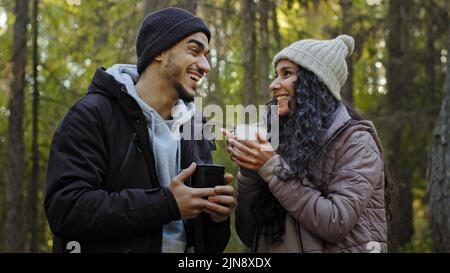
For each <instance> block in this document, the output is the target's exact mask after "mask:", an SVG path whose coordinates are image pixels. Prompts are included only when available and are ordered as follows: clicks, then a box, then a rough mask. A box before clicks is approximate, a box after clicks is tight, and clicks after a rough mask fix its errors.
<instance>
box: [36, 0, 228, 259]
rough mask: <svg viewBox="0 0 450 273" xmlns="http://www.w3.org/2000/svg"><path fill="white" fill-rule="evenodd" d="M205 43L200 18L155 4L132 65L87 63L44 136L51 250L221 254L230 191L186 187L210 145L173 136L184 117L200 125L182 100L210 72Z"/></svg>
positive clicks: (187, 99) (208, 153) (208, 154)
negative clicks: (87, 80)
mask: <svg viewBox="0 0 450 273" xmlns="http://www.w3.org/2000/svg"><path fill="white" fill-rule="evenodd" d="M209 40H210V31H209V29H208V28H207V27H206V25H205V24H204V22H203V21H202V20H201V19H200V18H198V17H195V16H194V15H192V14H191V13H189V12H187V11H185V10H182V9H178V8H166V9H161V10H157V11H155V12H152V13H150V14H149V15H147V16H146V17H145V19H144V20H143V22H142V25H141V28H140V30H139V33H138V36H137V40H136V51H137V58H138V61H137V65H114V66H112V67H111V68H109V69H107V70H105V69H103V68H101V69H97V71H96V73H95V75H94V77H93V79H92V82H91V84H90V86H89V89H88V92H87V94H86V95H85V96H84V97H82V98H81V99H80V100H79V101H78V102H76V103H75V105H74V106H72V107H71V108H70V109H69V111H68V113H67V114H66V116H65V117H64V119H63V121H62V122H61V124H60V125H59V127H58V129H57V130H56V132H55V135H54V138H53V141H52V146H51V150H50V158H49V163H48V171H47V185H46V197H45V210H46V214H47V218H48V222H49V224H50V228H51V230H52V232H53V234H54V242H53V248H54V251H55V252H64V251H68V250H71V249H72V248H71V246H74V245H75V246H77V247H78V249H77V250H80V251H81V252H178V253H180V252H186V251H187V252H190V251H195V252H222V251H223V250H224V248H225V246H226V245H227V243H228V240H229V237H230V228H229V216H230V213H231V211H232V209H233V208H234V207H235V199H234V197H233V195H234V192H233V188H232V187H231V186H229V185H226V186H217V187H215V188H202V189H198V188H191V187H189V186H188V185H189V183H190V182H189V177H190V176H191V174H192V173H193V172H194V170H195V167H196V165H195V163H193V162H196V163H211V162H212V156H211V147H212V145H211V143H210V142H209V141H207V140H205V139H202V140H195V141H194V140H190V139H181V140H180V130H183V129H182V128H184V127H185V126H182V125H183V124H185V123H186V122H187V126H192V128H194V127H195V126H200V127H201V126H202V119H200V124H198V123H196V122H195V121H196V120H199V119H198V118H194V112H195V109H194V106H193V103H192V101H193V98H194V95H195V90H196V87H197V82H198V81H199V80H200V79H201V78H202V77H203V76H204V75H205V74H206V73H207V72H208V71H209V70H210V67H209V64H208V61H207V59H206V55H207V53H208V51H209V45H208V44H209ZM189 121H193V122H189ZM203 122H204V121H203ZM191 123H192V125H190V124H191ZM185 125H186V124H185ZM180 127H181V128H180ZM189 128H190V127H189ZM191 163H192V164H191ZM182 169H184V170H182ZM224 179H225V180H226V181H227V182H228V183H229V182H230V181H231V179H232V177H231V176H230V175H228V176H225V178H224ZM184 182H186V184H187V185H185V183H184ZM203 212H204V213H203Z"/></svg>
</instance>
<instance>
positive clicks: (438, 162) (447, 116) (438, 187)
mask: <svg viewBox="0 0 450 273" xmlns="http://www.w3.org/2000/svg"><path fill="white" fill-rule="evenodd" d="M447 52H450V35H449V42H448V49H447ZM448 57H449V56H448V55H447V74H446V77H445V83H444V92H443V99H442V104H441V111H440V113H439V117H438V119H437V122H436V127H435V128H434V131H433V139H432V142H431V147H430V154H429V164H428V173H427V176H428V181H429V184H428V198H429V217H430V227H431V233H432V237H433V246H434V250H435V251H436V252H447V253H448V252H450V210H449V204H450V144H449V139H450V59H449V58H448Z"/></svg>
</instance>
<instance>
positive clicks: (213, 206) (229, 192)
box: [203, 174, 236, 223]
mask: <svg viewBox="0 0 450 273" xmlns="http://www.w3.org/2000/svg"><path fill="white" fill-rule="evenodd" d="M224 179H225V181H226V183H227V184H230V183H231V181H232V180H233V176H232V175H231V174H226V175H225V176H224ZM214 191H215V193H216V195H214V196H209V197H208V201H209V202H208V204H207V205H206V208H205V209H204V210H203V211H204V212H206V213H208V214H209V216H211V219H212V220H213V221H214V222H216V223H220V222H223V221H225V220H226V219H227V218H228V217H230V215H231V212H232V211H233V209H234V208H235V207H236V199H234V189H233V187H232V186H230V185H226V186H216V187H215V188H214Z"/></svg>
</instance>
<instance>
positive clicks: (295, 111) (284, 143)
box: [251, 66, 340, 243]
mask: <svg viewBox="0 0 450 273" xmlns="http://www.w3.org/2000/svg"><path fill="white" fill-rule="evenodd" d="M293 85H294V94H293V95H292V96H291V98H290V99H289V114H288V117H280V144H279V146H278V148H277V153H278V154H280V156H281V157H282V158H283V160H284V161H285V162H286V163H287V164H288V165H289V167H290V169H291V173H290V174H289V175H290V177H292V178H296V179H297V180H298V181H302V180H303V179H304V178H308V179H309V180H311V181H312V182H313V183H318V182H316V180H317V179H315V177H317V174H318V169H319V166H317V165H316V163H317V161H318V160H316V159H317V156H318V154H320V152H321V150H322V149H323V148H324V147H323V143H322V142H323V139H324V136H325V133H326V131H327V129H328V128H329V126H330V125H331V122H332V118H333V114H334V113H335V112H336V110H337V108H338V106H339V104H340V101H339V100H337V99H336V98H335V97H334V96H333V95H332V94H331V92H330V91H329V90H328V88H327V87H326V86H325V84H324V83H323V82H322V81H321V80H320V79H319V78H318V77H317V76H316V75H315V74H314V73H312V72H311V71H309V70H307V69H305V68H303V67H301V66H298V71H297V80H296V81H295V82H294V83H293ZM272 104H276V100H275V99H273V100H272ZM269 115H270V112H269ZM268 120H270V118H268ZM260 183H261V188H262V189H261V191H260V193H259V194H258V196H257V198H256V199H255V200H254V202H253V203H252V208H251V210H252V213H253V214H254V215H256V218H257V221H258V226H259V227H260V228H261V234H262V235H263V236H264V239H265V240H266V242H268V243H273V242H278V241H282V237H283V234H284V231H285V222H286V211H285V209H284V208H283V207H282V206H281V204H280V203H279V202H278V200H277V199H276V198H275V197H274V196H273V195H272V194H271V193H270V191H269V188H268V186H267V183H264V182H263V181H260Z"/></svg>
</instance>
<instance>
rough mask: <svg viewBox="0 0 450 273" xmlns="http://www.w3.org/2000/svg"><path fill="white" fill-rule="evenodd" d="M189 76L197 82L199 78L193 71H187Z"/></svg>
mask: <svg viewBox="0 0 450 273" xmlns="http://www.w3.org/2000/svg"><path fill="white" fill-rule="evenodd" d="M189 77H190V78H191V79H193V80H194V81H196V82H198V81H199V80H200V77H199V76H197V75H196V74H193V73H189Z"/></svg>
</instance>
